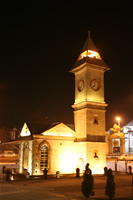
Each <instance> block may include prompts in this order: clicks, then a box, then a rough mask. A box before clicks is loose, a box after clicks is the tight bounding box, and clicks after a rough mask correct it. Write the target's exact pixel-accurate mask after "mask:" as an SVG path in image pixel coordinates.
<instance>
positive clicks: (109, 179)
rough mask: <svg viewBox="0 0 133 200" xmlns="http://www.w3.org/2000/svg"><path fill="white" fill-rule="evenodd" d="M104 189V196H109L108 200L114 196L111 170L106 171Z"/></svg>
mask: <svg viewBox="0 0 133 200" xmlns="http://www.w3.org/2000/svg"><path fill="white" fill-rule="evenodd" d="M105 189H106V191H105V194H106V195H108V196H109V199H112V198H113V197H114V195H115V183H114V176H113V174H112V170H111V169H109V170H108V171H107V182H106V187H105Z"/></svg>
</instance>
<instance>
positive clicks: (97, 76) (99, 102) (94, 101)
mask: <svg viewBox="0 0 133 200" xmlns="http://www.w3.org/2000/svg"><path fill="white" fill-rule="evenodd" d="M107 70H109V67H108V66H107V65H106V64H105V62H104V61H103V60H102V58H101V56H100V54H99V52H98V50H97V48H96V46H95V44H94V43H93V41H92V39H91V37H90V31H89V32H88V38H87V40H86V42H85V44H84V46H83V48H82V51H81V53H80V55H79V57H78V59H77V61H76V63H75V65H74V66H73V68H72V69H71V72H72V73H74V74H75V102H74V105H72V107H73V109H74V123H75V132H76V138H75V143H76V151H77V156H78V158H79V159H82V160H83V163H84V165H85V163H90V168H91V169H92V173H93V174H99V173H103V168H104V167H105V166H106V143H105V112H106V106H107V104H106V103H105V100H104V72H105V71H107Z"/></svg>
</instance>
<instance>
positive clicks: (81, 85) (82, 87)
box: [78, 80, 84, 92]
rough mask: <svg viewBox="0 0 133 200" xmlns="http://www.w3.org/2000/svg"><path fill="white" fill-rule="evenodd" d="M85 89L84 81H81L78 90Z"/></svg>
mask: <svg viewBox="0 0 133 200" xmlns="http://www.w3.org/2000/svg"><path fill="white" fill-rule="evenodd" d="M83 89H84V81H82V80H81V81H79V83H78V90H79V91H80V92H81V91H82V90H83Z"/></svg>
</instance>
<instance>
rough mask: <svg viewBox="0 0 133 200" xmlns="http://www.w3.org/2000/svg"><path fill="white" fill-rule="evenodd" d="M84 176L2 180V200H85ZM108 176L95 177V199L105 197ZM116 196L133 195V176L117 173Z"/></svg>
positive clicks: (0, 188) (0, 187)
mask: <svg viewBox="0 0 133 200" xmlns="http://www.w3.org/2000/svg"><path fill="white" fill-rule="evenodd" d="M82 181H83V178H82V177H81V178H74V177H73V178H72V177H61V178H60V179H56V178H52V177H51V178H49V179H48V180H38V179H36V180H16V181H10V182H5V181H3V180H2V181H0V200H9V199H10V200H14V199H16V200H36V199H39V200H45V199H51V200H85V199H87V198H86V197H84V196H83V195H82V192H81V183H82ZM105 184H106V177H104V176H97V177H96V176H95V177H94V191H95V196H94V197H93V199H97V198H101V199H105V198H107V196H105V194H104V193H105ZM115 184H116V195H115V197H116V198H120V197H121V198H122V197H123V198H131V199H132V198H133V197H132V176H129V175H116V176H115Z"/></svg>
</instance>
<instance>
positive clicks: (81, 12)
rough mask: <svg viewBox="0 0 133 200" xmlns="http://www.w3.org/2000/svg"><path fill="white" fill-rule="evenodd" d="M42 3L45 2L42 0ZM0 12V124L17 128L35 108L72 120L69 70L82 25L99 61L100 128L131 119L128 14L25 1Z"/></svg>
mask: <svg viewBox="0 0 133 200" xmlns="http://www.w3.org/2000/svg"><path fill="white" fill-rule="evenodd" d="M46 3H47V2H46ZM11 6H12V9H10V6H9V8H8V9H6V8H3V9H2V8H1V12H0V26H1V27H0V127H3V126H6V127H10V128H13V127H18V128H21V127H22V125H23V123H24V122H25V121H29V120H33V119H34V118H35V116H36V115H37V113H41V117H42V118H43V120H44V121H45V120H46V121H47V122H48V123H52V122H63V123H73V118H74V116H73V109H72V108H71V105H72V104H73V103H74V87H75V85H74V84H75V81H74V74H72V73H70V72H69V70H70V69H71V68H72V67H73V65H74V63H75V62H76V60H77V58H78V56H79V54H80V51H81V49H82V47H83V45H84V43H85V41H86V39H87V35H88V30H90V31H91V38H92V40H93V41H94V43H95V45H96V47H97V49H98V50H99V53H100V55H101V57H102V58H103V60H104V61H105V63H106V64H107V65H108V66H109V67H110V68H111V69H110V71H107V72H105V101H106V103H107V104H109V105H108V107H107V113H106V130H107V129H109V128H110V127H112V126H113V124H114V123H115V122H116V116H118V115H119V116H120V117H121V125H122V126H123V125H125V124H127V123H128V122H129V121H131V120H132V119H133V103H132V102H133V59H132V58H133V22H132V21H133V15H132V14H131V13H130V12H128V11H124V12H122V11H121V12H113V11H108V12H107V11H104V10H100V9H99V10H98V11H97V10H95V9H94V8H91V9H90V7H87V6H85V5H84V4H79V5H78V4H73V5H71V4H69V5H68V4H64V5H60V7H59V6H57V5H56V7H58V9H57V8H56V7H54V5H53V6H52V7H51V6H50V5H49V6H48V5H36V4H35V5H34V4H30V5H26V6H24V5H23V6H22V5H21V6H20V5H18V7H17V6H16V7H13V5H11Z"/></svg>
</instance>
